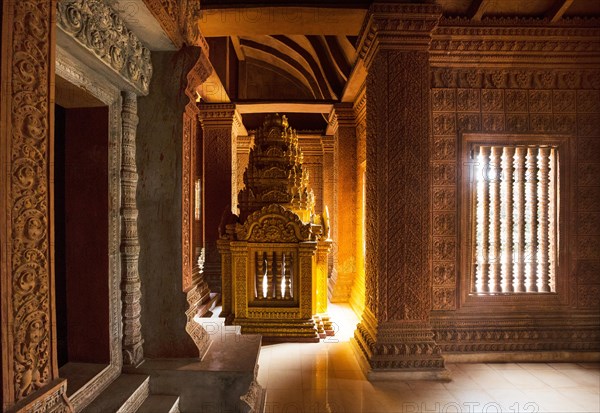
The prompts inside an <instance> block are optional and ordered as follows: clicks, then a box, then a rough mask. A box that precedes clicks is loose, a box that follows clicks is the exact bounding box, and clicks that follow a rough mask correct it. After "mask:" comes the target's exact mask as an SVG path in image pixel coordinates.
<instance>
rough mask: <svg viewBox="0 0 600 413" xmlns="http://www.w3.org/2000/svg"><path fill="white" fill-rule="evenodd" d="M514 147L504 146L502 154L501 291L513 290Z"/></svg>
mask: <svg viewBox="0 0 600 413" xmlns="http://www.w3.org/2000/svg"><path fill="white" fill-rule="evenodd" d="M514 154H515V148H512V147H506V148H504V152H503V154H502V183H501V185H502V187H501V194H500V198H501V204H500V206H501V215H502V216H503V217H504V219H503V220H502V222H501V226H500V232H501V237H502V240H501V243H502V245H501V254H502V258H501V259H502V291H503V292H513V291H514V288H513V253H514V248H513V241H514V239H513V174H514V172H515V169H514V166H513V159H514Z"/></svg>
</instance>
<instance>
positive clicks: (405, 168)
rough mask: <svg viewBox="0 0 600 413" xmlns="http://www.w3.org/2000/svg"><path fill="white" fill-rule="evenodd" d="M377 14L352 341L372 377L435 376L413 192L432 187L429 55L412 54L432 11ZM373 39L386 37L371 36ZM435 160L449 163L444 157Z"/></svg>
mask: <svg viewBox="0 0 600 413" xmlns="http://www.w3.org/2000/svg"><path fill="white" fill-rule="evenodd" d="M378 6H379V5H374V6H373V7H372V8H371V9H370V12H371V13H372V15H370V16H369V17H367V23H366V26H367V28H364V29H363V30H364V31H363V38H362V39H361V46H362V53H363V56H364V59H365V64H366V65H367V67H368V75H367V83H366V117H367V122H366V127H367V139H366V218H367V219H366V225H367V227H366V242H367V245H366V260H367V262H366V277H365V278H366V300H365V311H364V313H363V316H362V320H361V323H360V324H359V326H358V330H357V332H356V333H355V340H356V342H357V343H358V345H359V347H360V349H361V350H362V352H363V353H364V354H365V356H366V358H367V359H368V362H369V365H370V367H371V368H372V369H405V368H412V369H428V370H437V369H441V368H443V359H441V357H440V355H439V349H438V348H437V346H436V344H435V343H434V342H433V341H432V335H431V332H430V330H429V325H428V317H429V312H430V309H431V282H432V281H431V280H432V273H431V255H430V254H431V245H432V237H431V227H432V225H431V220H432V216H431V198H430V196H429V193H428V192H427V191H423V190H420V189H419V188H421V189H422V188H430V185H431V174H430V158H431V151H432V149H433V145H432V144H431V143H432V142H431V139H430V130H431V129H430V125H428V123H429V122H431V120H430V115H429V111H430V99H429V97H428V96H427V92H428V91H429V90H430V88H429V79H428V78H427V77H428V74H429V62H428V55H427V52H426V51H425V50H421V49H420V48H421V47H422V46H421V45H427V39H428V35H429V32H428V30H431V28H432V27H433V26H435V23H436V21H437V20H436V19H437V15H436V12H437V11H438V9H437V8H436V6H434V5H426V6H425V5H381V9H379V7H378ZM379 12H380V13H381V14H379ZM404 13H406V14H404ZM408 27H410V29H408ZM369 28H370V33H369ZM399 28H403V29H404V30H406V31H409V32H411V35H412V36H414V37H411V38H410V45H411V47H410V48H408V49H405V47H407V46H405V44H403V42H402V41H403V40H404V41H407V42H409V41H408V39H404V38H402V36H401V35H400V33H399V32H400V31H401V30H400V29H399ZM386 30H387V31H386ZM394 30H398V32H394ZM411 30H412V31H411ZM379 31H384V32H385V33H386V36H382V37H381V38H378V33H379ZM390 32H391V33H397V36H396V37H394V36H393V35H389V33H390ZM366 33H369V34H366ZM375 39H377V40H375ZM378 41H379V42H381V43H379V44H378ZM375 44H378V46H373V45H375ZM417 44H418V45H419V46H417ZM424 92H425V93H424ZM438 97H439V99H440V101H438V102H437V103H436V105H437V106H438V107H443V108H450V107H453V106H454V101H453V94H452V93H450V94H445V93H440V94H439V96H438ZM455 128H456V117H455V116H454V115H453V114H451V116H447V117H446V116H441V117H439V118H438V119H437V123H436V129H437V131H438V132H439V133H441V134H446V135H450V136H451V135H452V134H453V133H454V130H455ZM440 146H443V145H440ZM438 152H439V153H440V156H447V155H444V154H445V152H446V149H443V150H439V151H438ZM398 165H401V167H398ZM440 169H443V170H444V171H445V172H444V173H443V174H442V176H443V178H441V179H440V181H441V180H448V181H450V182H453V181H454V180H455V169H456V168H455V165H454V164H451V163H447V164H440ZM398 234H403V235H402V237H398V236H397V235H398ZM452 248H455V247H454V246H453V247H452ZM375 331H376V333H375Z"/></svg>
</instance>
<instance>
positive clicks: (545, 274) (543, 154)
mask: <svg viewBox="0 0 600 413" xmlns="http://www.w3.org/2000/svg"><path fill="white" fill-rule="evenodd" d="M549 156H550V148H540V150H539V156H538V163H537V166H538V171H537V179H538V187H537V202H538V205H537V206H538V228H537V240H538V243H539V247H538V252H537V261H538V263H537V271H538V276H539V279H540V287H539V291H540V292H550V285H549V282H550V276H549V269H550V268H549V265H548V253H549V248H550V247H549V244H548V228H549V227H548V224H549V223H548V183H549V180H548V173H549V165H548V161H549V159H548V158H549Z"/></svg>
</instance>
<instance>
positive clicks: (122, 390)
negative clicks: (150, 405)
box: [82, 374, 150, 413]
mask: <svg viewBox="0 0 600 413" xmlns="http://www.w3.org/2000/svg"><path fill="white" fill-rule="evenodd" d="M149 382H150V376H148V375H146V374H121V375H120V376H119V377H117V378H116V380H115V381H113V382H112V383H111V384H110V385H109V386H108V387H107V388H106V389H105V390H104V391H103V392H102V393H100V395H99V396H98V397H97V398H96V399H94V401H93V402H92V403H90V404H89V405H88V406H87V407H86V408H85V409H83V410H82V412H83V413H131V412H135V411H137V409H138V408H139V407H140V406H141V405H142V403H143V402H144V400H146V398H147V397H148V394H149V393H150V383H149Z"/></svg>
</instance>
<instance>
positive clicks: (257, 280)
mask: <svg viewBox="0 0 600 413" xmlns="http://www.w3.org/2000/svg"><path fill="white" fill-rule="evenodd" d="M258 257H259V255H258V251H255V252H254V298H260V296H259V295H258V291H259V290H260V288H259V285H260V278H261V276H260V261H259V259H258Z"/></svg>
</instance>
